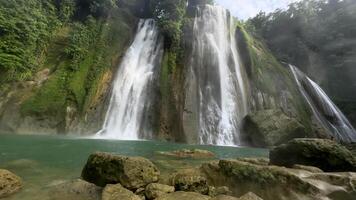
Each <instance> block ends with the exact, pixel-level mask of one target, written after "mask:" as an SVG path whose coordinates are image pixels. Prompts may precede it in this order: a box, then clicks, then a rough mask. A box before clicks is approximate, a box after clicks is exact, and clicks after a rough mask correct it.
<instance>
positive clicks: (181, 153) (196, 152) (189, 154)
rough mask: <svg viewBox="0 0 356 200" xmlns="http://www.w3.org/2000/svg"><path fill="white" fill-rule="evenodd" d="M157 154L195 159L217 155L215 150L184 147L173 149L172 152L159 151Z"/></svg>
mask: <svg viewBox="0 0 356 200" xmlns="http://www.w3.org/2000/svg"><path fill="white" fill-rule="evenodd" d="M157 154H159V155H164V156H171V157H177V158H195V159H202V158H214V157H215V154H214V153H213V152H210V151H207V150H202V149H182V150H177V151H171V152H165V151H159V152H157Z"/></svg>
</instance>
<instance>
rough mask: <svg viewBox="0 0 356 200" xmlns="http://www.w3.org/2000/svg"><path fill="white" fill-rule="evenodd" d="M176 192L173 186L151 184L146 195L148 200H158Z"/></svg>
mask: <svg viewBox="0 0 356 200" xmlns="http://www.w3.org/2000/svg"><path fill="white" fill-rule="evenodd" d="M174 191H175V189H174V187H173V186H169V185H163V184H159V183H151V184H149V185H147V187H146V191H145V195H146V197H147V198H148V199H156V198H158V197H160V196H162V195H164V194H167V193H172V192H174Z"/></svg>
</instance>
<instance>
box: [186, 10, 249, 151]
mask: <svg viewBox="0 0 356 200" xmlns="http://www.w3.org/2000/svg"><path fill="white" fill-rule="evenodd" d="M235 27H236V24H235V21H234V19H233V17H232V16H231V15H230V13H229V12H228V11H226V9H224V8H222V7H219V6H211V5H204V6H198V7H197V13H196V17H195V20H194V27H193V44H192V55H191V60H190V63H189V66H190V67H189V69H188V76H187V79H188V80H187V84H186V85H187V95H188V97H187V98H188V99H197V100H196V104H197V105H196V106H194V107H195V108H193V109H196V111H195V112H196V113H198V114H197V120H196V121H197V123H199V125H198V129H199V130H198V132H199V133H198V142H199V143H201V144H215V145H238V144H239V143H240V139H239V133H240V123H241V121H242V118H243V117H244V116H246V114H247V111H248V108H247V100H246V98H247V97H246V96H247V95H246V91H245V90H246V89H245V88H246V86H245V81H244V79H243V77H244V73H243V70H242V67H241V64H240V58H239V54H238V49H237V44H236V41H235V31H236V29H235ZM192 91H194V92H192ZM189 95H190V96H189Z"/></svg>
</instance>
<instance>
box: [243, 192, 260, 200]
mask: <svg viewBox="0 0 356 200" xmlns="http://www.w3.org/2000/svg"><path fill="white" fill-rule="evenodd" d="M239 200H263V199H261V198H260V197H259V196H257V195H256V194H254V193H252V192H249V193H247V194H245V195H243V196H241V197H240V198H239Z"/></svg>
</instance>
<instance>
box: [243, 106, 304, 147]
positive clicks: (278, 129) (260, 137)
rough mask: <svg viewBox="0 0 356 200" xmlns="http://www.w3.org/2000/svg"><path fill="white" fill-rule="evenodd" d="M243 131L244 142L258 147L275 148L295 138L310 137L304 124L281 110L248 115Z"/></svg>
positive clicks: (262, 111)
mask: <svg viewBox="0 0 356 200" xmlns="http://www.w3.org/2000/svg"><path fill="white" fill-rule="evenodd" d="M243 130H244V131H243V132H244V133H245V134H244V135H243V141H244V142H246V143H247V144H249V145H252V146H256V147H268V146H275V145H279V144H282V143H285V142H287V141H289V140H291V139H294V138H298V137H299V138H300V137H310V135H309V134H308V133H307V131H306V129H305V127H304V126H303V125H302V124H300V123H299V122H298V121H297V120H296V119H294V118H291V117H289V116H287V115H286V114H284V113H283V112H282V111H281V110H261V111H257V112H255V113H252V114H249V115H247V116H246V117H245V119H244V122H243Z"/></svg>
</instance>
